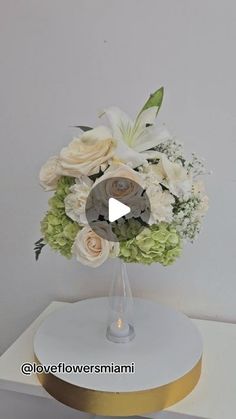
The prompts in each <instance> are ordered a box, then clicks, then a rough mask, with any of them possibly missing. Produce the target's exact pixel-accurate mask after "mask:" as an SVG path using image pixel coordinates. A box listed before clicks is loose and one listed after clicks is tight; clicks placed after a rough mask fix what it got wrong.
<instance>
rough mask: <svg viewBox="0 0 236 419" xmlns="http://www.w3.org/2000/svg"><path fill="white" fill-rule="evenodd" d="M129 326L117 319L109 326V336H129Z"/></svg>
mask: <svg viewBox="0 0 236 419" xmlns="http://www.w3.org/2000/svg"><path fill="white" fill-rule="evenodd" d="M129 331H130V330H129V325H128V323H126V322H124V321H123V320H122V319H121V318H118V319H117V320H115V321H114V322H112V323H111V325H110V334H111V335H113V336H116V337H125V336H128V335H129Z"/></svg>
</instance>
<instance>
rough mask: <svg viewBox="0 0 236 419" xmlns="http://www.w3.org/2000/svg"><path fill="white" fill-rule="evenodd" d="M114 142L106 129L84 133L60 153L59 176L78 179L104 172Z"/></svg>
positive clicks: (101, 128) (110, 157) (113, 148)
mask: <svg viewBox="0 0 236 419" xmlns="http://www.w3.org/2000/svg"><path fill="white" fill-rule="evenodd" d="M115 146H116V142H115V140H114V139H113V138H112V137H111V133H110V131H109V129H108V128H106V127H103V126H100V127H97V128H94V129H92V130H89V131H87V132H85V133H84V134H83V135H82V136H81V137H80V138H74V139H73V141H72V142H71V143H70V144H69V145H68V146H67V147H65V148H63V149H62V150H61V153H60V164H61V174H62V175H65V176H74V177H79V176H80V175H87V176H90V175H94V174H96V173H99V171H100V169H101V168H102V170H105V169H106V167H107V165H108V161H109V160H111V159H112V157H113V155H114V150H115Z"/></svg>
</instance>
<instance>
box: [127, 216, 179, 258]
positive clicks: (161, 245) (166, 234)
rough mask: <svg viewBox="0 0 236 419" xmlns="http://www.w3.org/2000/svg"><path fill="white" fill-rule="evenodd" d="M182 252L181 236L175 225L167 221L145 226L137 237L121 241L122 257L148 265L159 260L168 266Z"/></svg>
mask: <svg viewBox="0 0 236 419" xmlns="http://www.w3.org/2000/svg"><path fill="white" fill-rule="evenodd" d="M127 225H128V223H127ZM123 228H124V227H123ZM180 254H181V239H180V236H179V234H178V232H177V231H176V229H175V228H174V226H172V225H170V224H166V223H160V224H158V225H153V226H150V227H144V229H143V230H142V231H141V232H140V233H139V234H138V235H137V236H136V237H135V238H132V239H129V240H126V241H121V242H120V257H121V258H122V259H123V260H124V261H125V262H136V263H142V264H146V265H150V264H151V263H154V262H155V263H156V262H158V263H161V264H162V265H164V266H167V265H171V264H172V263H173V262H174V261H175V260H176V259H177V257H179V256H180Z"/></svg>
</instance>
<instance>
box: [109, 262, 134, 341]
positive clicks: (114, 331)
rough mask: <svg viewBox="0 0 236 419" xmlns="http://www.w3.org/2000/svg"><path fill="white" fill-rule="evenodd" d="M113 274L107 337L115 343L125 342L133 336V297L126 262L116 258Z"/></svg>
mask: <svg viewBox="0 0 236 419" xmlns="http://www.w3.org/2000/svg"><path fill="white" fill-rule="evenodd" d="M116 264H117V266H116V269H115V274H114V277H113V280H112V284H111V289H110V293H109V314H108V325H107V333H106V336H107V339H108V340H110V341H111V342H115V343H127V342H129V341H131V340H132V339H133V338H134V337H135V330H134V324H133V298H132V292H131V287H130V283H129V278H128V274H127V269H126V264H125V263H124V262H123V261H122V260H121V259H117V260H116Z"/></svg>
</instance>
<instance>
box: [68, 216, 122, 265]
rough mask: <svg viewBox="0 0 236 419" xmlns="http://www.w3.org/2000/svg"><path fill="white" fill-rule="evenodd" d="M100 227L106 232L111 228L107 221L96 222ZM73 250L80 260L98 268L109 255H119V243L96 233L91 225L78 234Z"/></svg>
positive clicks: (97, 227)
mask: <svg viewBox="0 0 236 419" xmlns="http://www.w3.org/2000/svg"><path fill="white" fill-rule="evenodd" d="M99 228H101V229H102V230H103V232H104V230H106V229H107V230H108V229H110V226H109V224H107V223H106V222H104V221H100V222H97V223H96V229H99ZM97 231H98V230H97ZM72 252H73V254H74V256H75V257H76V259H77V261H78V262H80V263H82V264H83V265H87V266H91V267H93V268H96V267H97V266H100V265H102V264H103V263H104V262H105V261H106V260H107V259H108V258H109V257H116V256H118V254H119V243H117V242H116V243H115V242H110V241H108V240H105V239H103V238H102V237H100V236H99V235H98V234H96V233H95V232H94V231H93V230H92V229H91V227H90V226H85V227H84V228H82V230H80V231H79V233H78V234H77V236H76V238H75V242H74V244H73V246H72Z"/></svg>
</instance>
